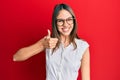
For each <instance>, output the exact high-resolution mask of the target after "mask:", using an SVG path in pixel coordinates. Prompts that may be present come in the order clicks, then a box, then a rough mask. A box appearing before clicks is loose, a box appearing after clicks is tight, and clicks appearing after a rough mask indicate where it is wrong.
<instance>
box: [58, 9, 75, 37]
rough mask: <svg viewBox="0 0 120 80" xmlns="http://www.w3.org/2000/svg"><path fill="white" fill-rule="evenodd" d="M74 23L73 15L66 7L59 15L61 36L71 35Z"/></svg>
mask: <svg viewBox="0 0 120 80" xmlns="http://www.w3.org/2000/svg"><path fill="white" fill-rule="evenodd" d="M73 25H74V19H73V18H72V15H71V14H70V13H69V12H68V11H67V10H65V9H62V10H60V11H59V14H58V16H57V28H58V31H59V32H60V35H61V36H69V35H70V33H71V31H72V29H73Z"/></svg>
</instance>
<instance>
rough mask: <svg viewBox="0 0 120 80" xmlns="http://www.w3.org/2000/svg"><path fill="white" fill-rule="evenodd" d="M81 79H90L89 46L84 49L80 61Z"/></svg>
mask: <svg viewBox="0 0 120 80" xmlns="http://www.w3.org/2000/svg"><path fill="white" fill-rule="evenodd" d="M81 75H82V80H90V54H89V48H87V49H86V51H85V53H84V55H83V58H82V62H81Z"/></svg>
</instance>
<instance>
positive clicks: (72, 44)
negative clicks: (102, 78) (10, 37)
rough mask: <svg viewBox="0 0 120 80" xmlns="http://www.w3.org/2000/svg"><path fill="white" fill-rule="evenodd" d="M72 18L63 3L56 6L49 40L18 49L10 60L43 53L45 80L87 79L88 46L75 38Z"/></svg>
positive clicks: (73, 19) (43, 39) (75, 24)
mask: <svg viewBox="0 0 120 80" xmlns="http://www.w3.org/2000/svg"><path fill="white" fill-rule="evenodd" d="M76 30H77V22H76V17H75V15H74V13H73V11H72V9H71V8H70V7H69V6H68V5H66V4H58V5H56V6H55V8H54V12H53V16H52V35H51V36H52V37H51V36H50V34H51V33H50V31H49V30H48V35H47V36H45V37H44V38H42V39H41V40H39V41H38V42H36V43H35V44H33V45H31V46H28V47H25V48H22V49H20V50H19V51H18V52H17V53H16V54H15V55H14V56H13V60H14V61H23V60H26V59H28V58H30V57H31V56H33V55H36V54H38V53H40V52H41V51H43V50H46V80H77V76H78V71H79V69H80V68H81V75H82V80H90V56H89V44H88V43H87V42H86V41H84V40H81V39H79V38H78V36H77V33H76Z"/></svg>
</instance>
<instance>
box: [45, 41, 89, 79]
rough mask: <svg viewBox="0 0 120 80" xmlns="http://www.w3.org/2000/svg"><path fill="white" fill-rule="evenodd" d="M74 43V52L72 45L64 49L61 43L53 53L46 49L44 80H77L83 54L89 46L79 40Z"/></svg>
mask: <svg viewBox="0 0 120 80" xmlns="http://www.w3.org/2000/svg"><path fill="white" fill-rule="evenodd" d="M75 42H76V44H77V48H76V49H75V50H74V46H73V44H72V43H71V44H69V45H68V46H67V47H65V48H64V46H63V44H62V43H61V44H60V47H59V48H58V49H57V50H56V51H54V52H53V53H51V49H46V80H77V77H78V71H79V68H80V66H81V59H82V56H83V53H84V52H85V50H86V49H87V48H88V47H89V44H88V43H87V42H86V41H83V40H81V39H75Z"/></svg>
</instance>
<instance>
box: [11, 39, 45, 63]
mask: <svg viewBox="0 0 120 80" xmlns="http://www.w3.org/2000/svg"><path fill="white" fill-rule="evenodd" d="M43 42H44V38H42V39H41V40H39V41H38V42H36V43H35V44H33V45H31V46H28V47H24V48H21V49H20V50H18V51H17V52H16V53H15V54H14V55H13V60H14V61H24V60H26V59H28V58H30V57H32V56H34V55H36V54H38V53H40V52H42V51H43V50H44V49H45V48H44V46H43Z"/></svg>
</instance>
